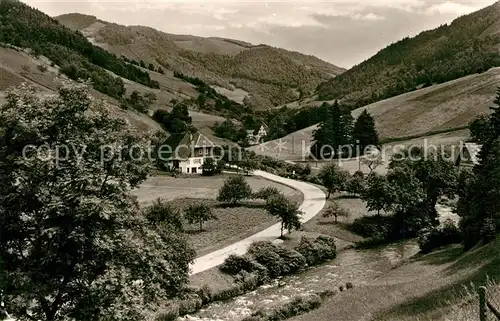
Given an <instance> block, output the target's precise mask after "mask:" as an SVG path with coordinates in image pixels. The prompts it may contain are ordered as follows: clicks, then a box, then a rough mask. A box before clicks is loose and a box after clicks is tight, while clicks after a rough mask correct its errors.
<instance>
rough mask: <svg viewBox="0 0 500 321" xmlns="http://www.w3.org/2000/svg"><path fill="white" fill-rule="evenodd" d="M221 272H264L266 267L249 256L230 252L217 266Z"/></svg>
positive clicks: (230, 273) (232, 273)
mask: <svg viewBox="0 0 500 321" xmlns="http://www.w3.org/2000/svg"><path fill="white" fill-rule="evenodd" d="M219 270H220V271H221V272H222V273H226V274H229V275H237V274H239V273H241V271H246V272H259V273H265V271H266V269H265V268H264V267H263V266H262V265H261V264H259V263H257V262H256V261H255V260H253V259H252V258H251V257H249V256H239V255H234V254H231V255H230V256H229V257H228V258H227V259H225V260H224V263H222V264H221V265H220V266H219Z"/></svg>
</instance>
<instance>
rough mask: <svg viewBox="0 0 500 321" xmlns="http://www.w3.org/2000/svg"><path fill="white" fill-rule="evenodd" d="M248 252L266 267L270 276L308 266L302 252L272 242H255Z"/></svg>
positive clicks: (284, 273)
mask: <svg viewBox="0 0 500 321" xmlns="http://www.w3.org/2000/svg"><path fill="white" fill-rule="evenodd" d="M248 254H249V255H250V256H251V257H253V258H254V259H255V261H257V262H258V263H260V264H261V265H262V266H264V267H265V268H266V270H267V273H268V275H269V277H270V278H277V277H279V276H282V275H287V274H291V273H294V272H296V271H298V270H300V269H301V268H303V267H305V266H306V260H305V258H304V257H303V256H302V255H301V254H300V253H298V252H297V251H294V250H290V249H287V248H285V247H283V246H279V245H275V244H272V243H271V242H265V241H262V242H255V243H253V244H252V245H251V246H250V248H249V249H248Z"/></svg>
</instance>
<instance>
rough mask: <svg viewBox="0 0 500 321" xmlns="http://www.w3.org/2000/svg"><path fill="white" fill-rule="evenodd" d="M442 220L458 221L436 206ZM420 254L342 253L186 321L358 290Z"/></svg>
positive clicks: (412, 245) (232, 320) (217, 320)
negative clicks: (343, 288) (350, 287)
mask: <svg viewBox="0 0 500 321" xmlns="http://www.w3.org/2000/svg"><path fill="white" fill-rule="evenodd" d="M436 209H437V210H438V213H439V215H440V219H441V221H442V222H443V221H444V220H445V219H452V220H455V219H456V218H455V217H454V216H453V215H454V214H452V211H451V208H450V207H448V206H445V205H439V206H436ZM418 252H419V247H418V244H417V242H416V241H415V240H407V241H402V242H399V243H395V244H389V245H386V246H384V247H381V248H376V249H370V250H355V249H345V250H341V251H340V252H339V253H338V255H337V258H336V259H334V260H332V261H330V262H328V263H326V264H323V265H320V266H317V267H313V268H310V269H308V270H306V271H303V272H301V273H299V274H295V275H291V276H286V277H283V278H280V279H278V280H274V282H273V283H271V284H266V285H263V286H261V287H259V288H258V289H257V290H255V291H252V292H249V293H247V294H244V295H241V296H238V297H236V298H234V299H232V300H229V301H226V302H217V303H212V304H210V305H209V306H207V307H206V308H204V309H202V310H200V311H198V312H197V313H195V314H192V315H187V316H184V317H182V318H179V320H182V321H240V320H242V319H243V318H245V317H247V316H249V315H251V314H252V313H254V312H256V311H259V310H261V309H266V308H272V307H275V306H278V305H282V304H284V303H286V302H289V301H291V300H292V299H294V298H295V297H297V296H302V295H307V294H312V293H315V292H321V291H325V290H332V291H336V290H338V289H339V287H340V286H345V284H346V283H348V282H351V283H352V284H353V285H354V286H355V287H356V286H357V285H363V284H368V283H370V282H371V281H372V280H373V279H374V278H376V277H377V276H380V275H382V274H384V273H387V272H389V271H390V270H391V269H393V268H395V267H397V266H398V265H400V264H401V263H402V262H404V261H405V260H407V259H408V258H410V257H412V256H413V255H415V254H417V253H418Z"/></svg>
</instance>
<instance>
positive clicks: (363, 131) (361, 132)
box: [353, 109, 379, 154]
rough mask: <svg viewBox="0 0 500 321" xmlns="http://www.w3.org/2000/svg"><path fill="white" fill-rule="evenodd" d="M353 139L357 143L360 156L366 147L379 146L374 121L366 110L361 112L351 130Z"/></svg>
mask: <svg viewBox="0 0 500 321" xmlns="http://www.w3.org/2000/svg"><path fill="white" fill-rule="evenodd" d="M353 139H354V141H355V142H357V144H358V146H359V148H360V151H361V153H362V154H363V153H364V149H365V148H366V147H367V146H370V145H373V146H377V145H378V144H379V139H378V133H377V129H376V128H375V121H374V120H373V117H372V116H371V115H370V114H369V113H368V111H366V109H365V110H363V112H362V113H361V114H360V115H359V116H358V118H357V119H356V123H355V124H354V130H353Z"/></svg>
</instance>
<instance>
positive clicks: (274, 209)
mask: <svg viewBox="0 0 500 321" xmlns="http://www.w3.org/2000/svg"><path fill="white" fill-rule="evenodd" d="M266 210H267V211H268V212H269V214H271V215H272V216H275V217H277V218H279V219H280V221H281V237H283V231H284V230H288V232H289V233H290V232H291V231H292V230H294V229H295V230H298V229H300V227H301V225H302V224H301V222H300V216H301V215H302V214H303V213H302V211H300V210H299V205H298V204H297V203H295V202H292V201H290V200H289V199H287V198H286V196H285V195H283V194H282V193H280V194H276V195H273V196H272V197H269V198H268V199H267V201H266Z"/></svg>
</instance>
